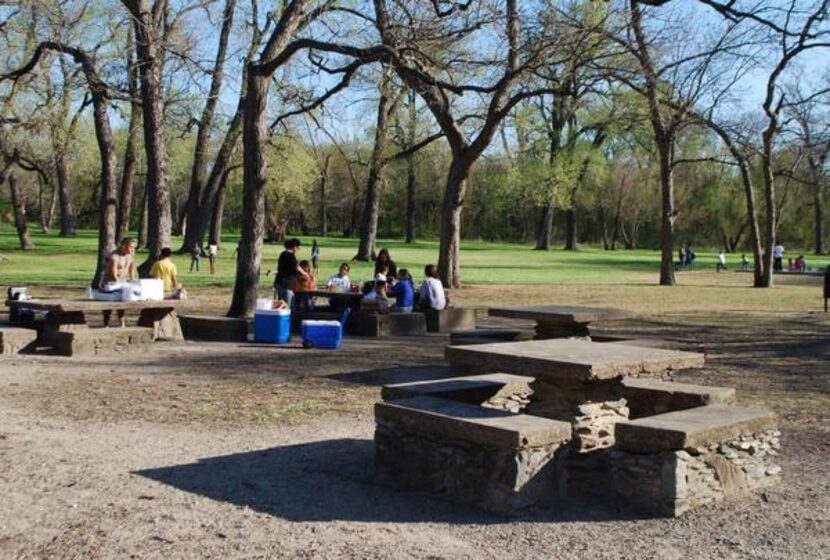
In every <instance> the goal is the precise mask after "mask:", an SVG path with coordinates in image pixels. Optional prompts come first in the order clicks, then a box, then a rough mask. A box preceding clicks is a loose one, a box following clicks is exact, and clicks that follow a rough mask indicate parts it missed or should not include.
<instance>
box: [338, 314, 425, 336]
mask: <svg viewBox="0 0 830 560" xmlns="http://www.w3.org/2000/svg"><path fill="white" fill-rule="evenodd" d="M349 329H350V334H354V335H357V336H375V337H384V336H423V335H425V334H426V333H427V325H426V317H425V316H424V314H423V313H418V312H412V313H386V314H383V313H374V312H365V311H361V312H360V313H357V314H356V315H353V316H352V320H351V321H350V323H349Z"/></svg>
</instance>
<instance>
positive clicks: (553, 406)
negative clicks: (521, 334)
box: [445, 338, 704, 452]
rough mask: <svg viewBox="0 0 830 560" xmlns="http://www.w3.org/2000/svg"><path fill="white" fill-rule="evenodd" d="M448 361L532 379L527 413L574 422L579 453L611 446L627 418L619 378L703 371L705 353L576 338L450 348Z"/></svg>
mask: <svg viewBox="0 0 830 560" xmlns="http://www.w3.org/2000/svg"><path fill="white" fill-rule="evenodd" d="M445 354H446V357H447V360H448V361H449V362H450V363H451V364H452V365H453V366H462V367H464V368H465V369H467V370H468V371H469V372H470V373H494V372H498V373H511V374H515V375H526V376H530V377H534V378H535V381H534V382H533V383H532V384H531V389H532V390H533V395H532V396H531V404H530V405H529V406H528V408H527V412H528V413H529V414H535V415H538V416H544V417H547V418H552V419H555V420H567V421H569V422H571V423H572V424H573V428H574V443H575V446H576V447H577V449H578V450H579V451H581V452H585V451H591V450H593V449H599V448H605V447H610V446H611V445H613V443H614V424H615V423H616V422H618V421H621V420H627V419H628V416H629V411H628V407H627V406H626V402H625V401H624V400H622V393H623V389H624V387H623V379H624V378H625V377H628V376H634V377H636V376H639V375H642V374H659V373H661V372H663V371H666V370H677V369H686V368H696V367H701V366H703V364H704V356H703V354H697V353H693V352H678V351H674V350H665V349H662V348H647V347H642V346H626V345H624V344H604V343H599V342H591V341H586V340H575V339H564V338H558V339H549V340H527V341H522V342H503V343H495V344H478V345H471V346H448V347H447V348H446V350H445Z"/></svg>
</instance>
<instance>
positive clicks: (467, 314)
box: [424, 307, 478, 333]
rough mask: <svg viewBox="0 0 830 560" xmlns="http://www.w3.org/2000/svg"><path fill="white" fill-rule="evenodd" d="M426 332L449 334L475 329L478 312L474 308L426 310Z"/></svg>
mask: <svg viewBox="0 0 830 560" xmlns="http://www.w3.org/2000/svg"><path fill="white" fill-rule="evenodd" d="M424 313H425V314H426V322H427V332H431V333H437V332H441V333H451V332H454V331H463V330H469V329H474V328H476V315H477V313H478V310H477V309H476V308H474V307H447V308H445V309H440V310H439V309H427V310H425V311H424Z"/></svg>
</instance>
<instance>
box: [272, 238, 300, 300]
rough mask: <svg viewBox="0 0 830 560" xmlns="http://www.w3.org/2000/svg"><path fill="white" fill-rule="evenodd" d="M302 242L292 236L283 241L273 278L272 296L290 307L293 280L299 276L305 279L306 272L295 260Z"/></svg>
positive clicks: (292, 296) (292, 297)
mask: <svg viewBox="0 0 830 560" xmlns="http://www.w3.org/2000/svg"><path fill="white" fill-rule="evenodd" d="M301 245H302V243H301V242H300V240H299V239H296V238H292V239H288V240H286V242H285V245H284V246H285V250H284V251H283V252H282V253H280V256H279V258H278V259H277V276H276V277H275V278H274V297H275V298H278V299H281V300H283V301H284V302H285V303H286V304H288V308H289V309H291V304H292V302H293V299H294V291H293V290H294V282H295V281H296V280H297V277H298V276H299V277H300V279H302V280H305V279H306V278H308V274H306V272H305V271H304V270H303V269H302V268H300V263H299V262H297V253H299V252H300V246H301Z"/></svg>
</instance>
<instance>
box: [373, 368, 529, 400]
mask: <svg viewBox="0 0 830 560" xmlns="http://www.w3.org/2000/svg"><path fill="white" fill-rule="evenodd" d="M532 382H533V378H532V377H524V376H521V375H511V374H509V373H489V374H485V375H469V376H464V377H450V378H448V379H435V380H428V381H414V382H411V383H396V384H394V385H384V386H383V389H382V390H381V393H380V396H381V398H382V399H383V400H384V401H393V400H398V399H406V398H411V397H418V396H428V397H438V398H442V399H449V400H453V401H460V402H465V403H470V404H480V403H482V402H484V401H486V400H487V399H489V398H491V397H493V396H495V395H496V394H497V393H500V392H505V393H516V392H529V390H530V384H531V383H532Z"/></svg>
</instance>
